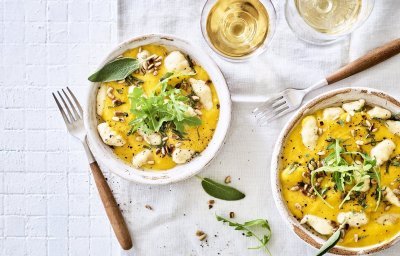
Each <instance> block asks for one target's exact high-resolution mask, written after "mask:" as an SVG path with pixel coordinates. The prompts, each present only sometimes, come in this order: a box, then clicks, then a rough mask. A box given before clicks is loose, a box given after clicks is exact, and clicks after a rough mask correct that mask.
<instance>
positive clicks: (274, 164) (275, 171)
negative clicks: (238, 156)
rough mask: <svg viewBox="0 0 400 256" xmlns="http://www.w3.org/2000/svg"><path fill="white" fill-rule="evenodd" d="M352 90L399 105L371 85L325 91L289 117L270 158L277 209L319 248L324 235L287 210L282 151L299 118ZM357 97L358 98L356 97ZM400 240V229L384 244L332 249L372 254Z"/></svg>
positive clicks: (351, 253) (308, 240) (310, 243)
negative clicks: (283, 183) (318, 105)
mask: <svg viewBox="0 0 400 256" xmlns="http://www.w3.org/2000/svg"><path fill="white" fill-rule="evenodd" d="M352 91H356V92H359V93H360V98H362V95H368V94H372V95H375V96H377V97H379V98H381V99H383V100H386V101H388V102H391V103H392V104H393V105H395V106H396V107H398V108H400V102H399V101H398V100H396V99H395V98H393V97H392V96H390V95H389V94H388V93H386V92H384V91H381V90H377V89H372V88H368V87H344V88H340V89H335V90H330V91H328V92H325V93H323V94H320V95H318V96H316V97H314V98H312V99H311V100H310V101H308V102H307V103H306V104H305V105H304V106H302V107H301V108H300V109H298V110H297V111H296V113H295V114H294V115H293V116H292V117H291V118H290V119H289V121H288V122H287V123H286V125H285V126H284V127H283V129H282V131H281V132H280V134H279V136H278V139H277V141H276V143H275V146H274V150H273V153H272V157H271V176H270V178H271V188H272V195H273V198H274V202H275V205H276V207H277V208H278V212H279V214H280V215H281V217H282V218H283V219H284V222H285V223H286V224H287V225H288V226H289V228H290V230H292V232H294V233H295V234H296V235H297V236H298V237H299V238H300V239H301V240H302V241H303V242H304V243H306V244H307V245H309V246H311V247H313V248H315V249H319V248H320V247H321V246H322V244H323V242H325V240H323V239H322V238H320V237H318V236H316V235H314V234H313V233H312V232H310V231H309V230H308V229H306V228H305V227H303V226H302V225H300V223H299V221H298V220H296V219H295V218H294V217H293V215H292V213H291V212H290V211H289V210H288V209H287V207H286V203H285V202H284V200H283V196H282V193H281V188H280V180H279V161H280V160H279V156H280V153H281V149H282V145H283V142H284V140H285V139H286V137H287V136H288V135H289V133H290V132H291V131H292V129H293V128H294V126H295V125H296V124H297V123H298V121H299V120H300V118H302V117H303V115H304V114H305V113H306V112H307V111H308V110H309V109H310V108H312V107H314V106H315V105H317V104H320V103H321V102H323V101H325V100H327V99H329V98H331V97H333V96H336V95H338V94H347V93H350V92H352ZM355 100H356V99H355ZM399 240H400V232H398V233H397V235H395V236H394V237H393V238H391V239H389V240H386V241H384V242H382V243H379V244H375V245H370V246H366V247H345V246H334V247H333V248H332V249H331V250H330V251H329V252H330V253H333V254H340V255H364V254H371V253H375V252H378V251H382V250H384V249H387V248H389V247H391V246H392V245H394V244H395V243H396V242H398V241H399Z"/></svg>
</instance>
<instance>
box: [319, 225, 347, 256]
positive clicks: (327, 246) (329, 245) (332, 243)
mask: <svg viewBox="0 0 400 256" xmlns="http://www.w3.org/2000/svg"><path fill="white" fill-rule="evenodd" d="M342 227H343V226H341V227H339V228H338V229H337V230H336V232H335V233H333V235H331V237H329V239H328V240H326V242H325V243H324V244H323V245H322V246H321V248H320V249H319V251H318V252H317V255H316V256H322V255H324V254H325V253H327V252H328V251H329V250H330V249H331V248H332V247H334V246H335V245H336V244H337V243H338V242H339V240H340V231H341V230H342Z"/></svg>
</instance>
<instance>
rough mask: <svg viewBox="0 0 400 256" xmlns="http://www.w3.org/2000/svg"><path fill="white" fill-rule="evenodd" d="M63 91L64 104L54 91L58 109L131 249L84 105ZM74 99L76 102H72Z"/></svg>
mask: <svg viewBox="0 0 400 256" xmlns="http://www.w3.org/2000/svg"><path fill="white" fill-rule="evenodd" d="M61 91H62V94H61V93H60V91H57V94H58V97H59V98H60V99H61V102H62V103H63V104H62V105H61V104H60V101H59V100H58V98H57V96H56V95H55V94H54V93H52V94H53V97H54V100H55V101H56V104H57V106H58V109H59V110H60V112H61V115H62V117H63V119H64V122H65V125H66V126H67V130H68V132H69V133H70V134H71V135H72V136H74V137H75V138H76V139H78V140H79V141H80V142H82V144H83V148H84V149H85V152H86V156H87V158H88V160H89V164H90V169H91V170H92V174H93V179H94V181H95V183H96V186H97V190H98V191H99V194H100V198H101V201H102V202H103V205H104V208H105V210H106V213H107V216H108V219H109V221H110V223H111V226H112V228H113V230H114V233H115V236H116V237H117V239H118V242H119V243H120V245H121V247H122V248H123V249H124V250H129V249H130V248H132V240H131V236H130V234H129V230H128V227H127V226H126V223H125V220H124V217H123V216H122V214H121V211H120V210H119V208H118V205H117V202H116V201H115V198H114V196H113V194H112V192H111V189H110V187H109V186H108V184H107V181H106V180H105V178H104V175H103V173H102V172H101V170H100V167H99V165H98V164H97V162H96V160H95V158H94V156H93V154H92V152H91V151H90V148H89V146H88V143H87V135H86V130H85V127H84V124H83V120H82V118H83V111H82V107H81V105H80V104H79V102H78V100H77V99H76V97H75V95H74V94H73V93H72V91H71V90H70V89H69V88H68V87H67V91H68V92H69V95H70V96H68V94H67V93H66V92H65V91H64V89H62V90H61ZM71 98H72V100H71ZM72 101H73V102H74V103H72ZM67 102H68V104H67Z"/></svg>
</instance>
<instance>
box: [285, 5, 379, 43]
mask: <svg viewBox="0 0 400 256" xmlns="http://www.w3.org/2000/svg"><path fill="white" fill-rule="evenodd" d="M373 5H374V0H287V1H286V7H285V15H286V20H287V22H288V24H289V26H290V28H291V29H292V30H293V32H294V33H295V34H296V35H297V36H298V37H300V38H301V39H303V40H305V41H308V42H311V43H316V44H325V43H331V42H335V41H336V40H338V39H340V38H343V37H344V36H345V35H348V34H350V33H351V32H353V31H354V30H355V29H356V28H357V27H359V26H360V25H361V24H362V23H363V22H364V21H365V20H366V19H367V18H368V16H369V15H370V13H371V11H372V8H373Z"/></svg>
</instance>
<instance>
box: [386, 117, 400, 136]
mask: <svg viewBox="0 0 400 256" xmlns="http://www.w3.org/2000/svg"><path fill="white" fill-rule="evenodd" d="M386 126H387V128H388V129H389V131H390V132H391V133H393V134H394V135H397V136H400V121H393V120H387V121H386Z"/></svg>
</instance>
